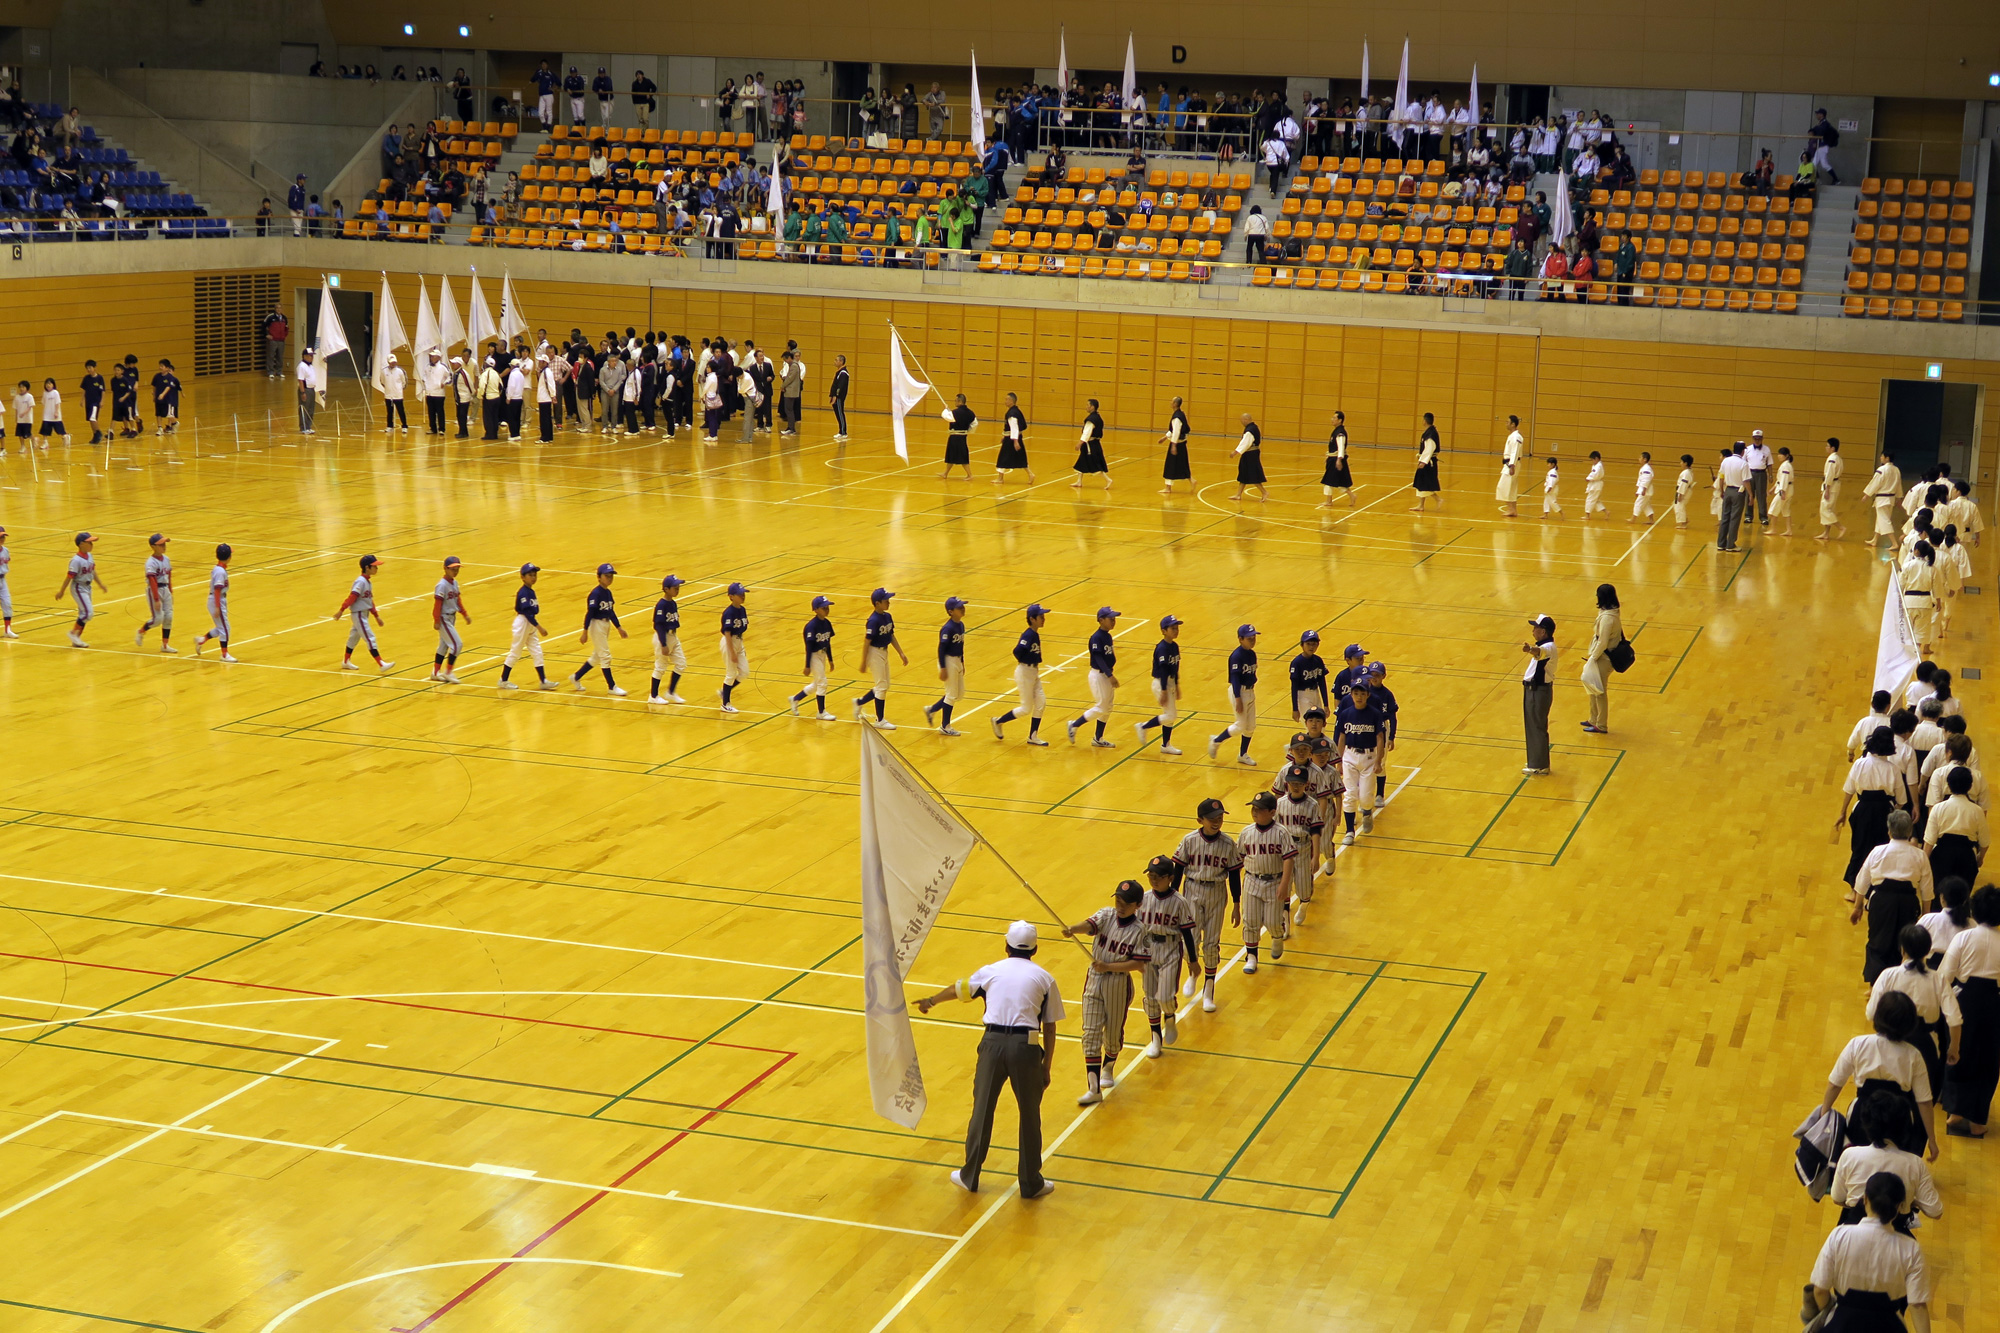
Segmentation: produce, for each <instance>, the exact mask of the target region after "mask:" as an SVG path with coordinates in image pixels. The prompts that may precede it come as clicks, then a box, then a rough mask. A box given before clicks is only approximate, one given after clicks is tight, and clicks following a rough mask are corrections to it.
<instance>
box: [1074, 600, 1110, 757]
mask: <svg viewBox="0 0 2000 1333" xmlns="http://www.w3.org/2000/svg"><path fill="white" fill-rule="evenodd" d="M1117 624H1118V612H1116V611H1114V610H1112V609H1111V608H1110V607H1108V606H1100V607H1098V608H1097V628H1096V629H1095V630H1093V631H1092V632H1091V635H1090V700H1091V702H1090V707H1088V708H1086V709H1084V710H1083V715H1082V716H1080V717H1078V718H1077V719H1076V721H1074V722H1071V723H1070V724H1069V725H1068V726H1066V727H1064V728H1063V730H1064V732H1065V733H1066V734H1067V735H1068V736H1069V743H1070V744H1071V745H1075V744H1076V732H1077V728H1078V727H1081V726H1082V725H1083V724H1084V723H1086V722H1095V723H1096V724H1097V738H1096V739H1095V740H1093V741H1091V743H1090V744H1091V746H1092V747H1093V748H1094V749H1099V750H1109V749H1111V748H1112V744H1111V742H1110V741H1107V740H1105V739H1104V724H1105V723H1106V722H1107V721H1109V720H1110V718H1111V705H1112V703H1113V701H1114V700H1115V699H1116V698H1117V695H1118V640H1117V638H1116V637H1114V636H1113V634H1112V632H1111V631H1112V630H1113V629H1114V628H1115V627H1116V626H1117Z"/></svg>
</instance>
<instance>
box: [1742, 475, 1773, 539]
mask: <svg viewBox="0 0 2000 1333" xmlns="http://www.w3.org/2000/svg"><path fill="white" fill-rule="evenodd" d="M1750 494H1751V496H1752V498H1754V499H1755V500H1756V501H1757V521H1758V522H1759V523H1762V524H1764V525H1766V526H1769V524H1770V522H1771V469H1769V468H1751V469H1750ZM1745 508H1748V506H1747V505H1746V506H1745Z"/></svg>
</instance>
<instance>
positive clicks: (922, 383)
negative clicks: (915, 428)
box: [889, 324, 936, 462]
mask: <svg viewBox="0 0 2000 1333" xmlns="http://www.w3.org/2000/svg"><path fill="white" fill-rule="evenodd" d="M935 392H936V390H935V389H933V388H932V387H931V383H930V381H929V380H926V379H922V378H920V377H919V376H917V375H914V374H912V373H911V371H910V368H909V367H908V366H907V365H905V364H904V363H903V340H902V338H901V337H900V336H898V335H897V333H896V326H895V325H894V324H891V325H890V326H889V425H890V428H891V430H892V432H893V433H894V435H895V437H896V457H898V458H900V459H902V460H904V461H905V462H908V461H909V457H910V442H909V440H908V439H906V438H905V437H904V434H903V416H904V414H905V413H907V412H909V411H910V410H911V409H912V408H914V407H916V405H917V404H918V403H921V402H922V401H924V395H925V394H927V393H935Z"/></svg>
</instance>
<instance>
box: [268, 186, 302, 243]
mask: <svg viewBox="0 0 2000 1333" xmlns="http://www.w3.org/2000/svg"><path fill="white" fill-rule="evenodd" d="M266 202H268V201H266ZM285 209H286V211H287V212H289V213H290V214H291V215H292V235H294V236H303V235H305V230H306V178H305V173H303V172H301V173H300V174H299V175H297V176H294V177H293V178H292V188H291V189H290V190H288V191H286V192H285Z"/></svg>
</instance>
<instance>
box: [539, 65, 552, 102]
mask: <svg viewBox="0 0 2000 1333" xmlns="http://www.w3.org/2000/svg"><path fill="white" fill-rule="evenodd" d="M555 90H556V72H555V71H554V70H552V69H538V70H536V71H535V91H536V92H538V93H540V94H541V95H542V96H544V97H547V96H548V95H549V94H550V93H552V92H554V91H555Z"/></svg>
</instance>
